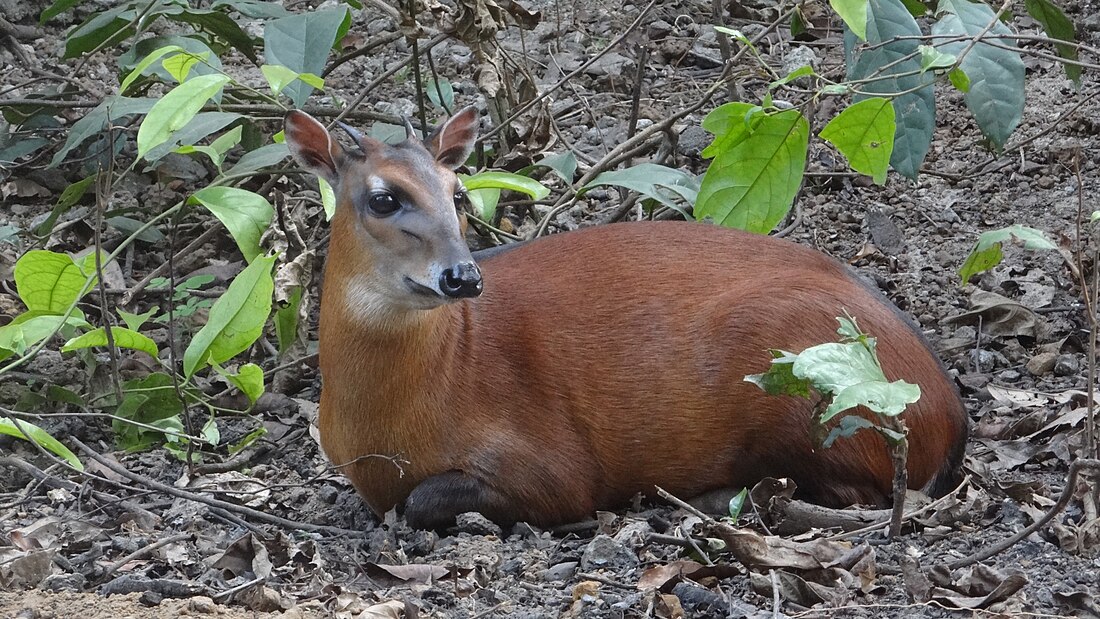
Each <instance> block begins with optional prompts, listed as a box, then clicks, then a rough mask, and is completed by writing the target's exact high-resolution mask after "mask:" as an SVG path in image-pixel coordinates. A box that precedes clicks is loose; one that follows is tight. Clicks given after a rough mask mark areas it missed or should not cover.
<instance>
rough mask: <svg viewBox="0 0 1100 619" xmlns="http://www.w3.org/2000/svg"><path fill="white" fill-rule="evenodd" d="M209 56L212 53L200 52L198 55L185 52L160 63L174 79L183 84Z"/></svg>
mask: <svg viewBox="0 0 1100 619" xmlns="http://www.w3.org/2000/svg"><path fill="white" fill-rule="evenodd" d="M209 56H210V52H200V53H198V54H192V53H190V52H184V53H182V54H176V55H175V56H169V57H168V58H165V59H164V62H162V63H160V65H161V66H162V67H164V70H165V71H167V72H168V74H169V75H171V76H172V79H174V80H176V81H177V82H179V83H180V84H182V83H184V82H186V81H187V77H188V76H189V75H191V69H192V68H194V67H195V65H197V64H198V63H199V62H201V61H204V60H206V59H207V58H209Z"/></svg>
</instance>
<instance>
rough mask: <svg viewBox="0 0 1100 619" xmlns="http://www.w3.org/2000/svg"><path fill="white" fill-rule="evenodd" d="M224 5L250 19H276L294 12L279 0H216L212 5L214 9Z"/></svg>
mask: <svg viewBox="0 0 1100 619" xmlns="http://www.w3.org/2000/svg"><path fill="white" fill-rule="evenodd" d="M222 7H225V8H226V9H229V10H231V11H236V12H238V13H240V14H241V15H244V16H245V17H248V18H250V19H274V18H277V17H286V16H287V15H291V14H292V13H291V12H290V11H287V10H286V9H285V8H283V5H281V4H279V3H278V2H264V1H263V0H215V1H214V3H213V4H211V5H210V8H212V9H220V8H222Z"/></svg>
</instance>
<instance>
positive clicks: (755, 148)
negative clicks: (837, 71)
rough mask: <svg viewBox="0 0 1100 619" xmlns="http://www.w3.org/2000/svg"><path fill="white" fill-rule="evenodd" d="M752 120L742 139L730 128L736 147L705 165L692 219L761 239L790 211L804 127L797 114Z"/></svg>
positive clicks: (805, 140) (802, 158) (802, 162)
mask: <svg viewBox="0 0 1100 619" xmlns="http://www.w3.org/2000/svg"><path fill="white" fill-rule="evenodd" d="M757 116H761V117H760V118H759V119H758V120H754V121H753V123H754V127H753V128H752V129H751V130H748V132H747V133H744V132H742V130H741V129H740V128H739V127H737V126H736V125H734V129H733V131H734V132H737V133H738V135H739V136H741V137H740V139H739V141H736V143H733V145H732V147H729V148H727V149H726V150H723V151H721V152H720V153H719V154H718V155H717V156H716V157H715V158H714V161H713V162H711V164H710V167H709V168H708V169H707V173H706V175H705V176H703V182H702V185H701V186H700V188H699V197H698V200H697V201H696V204H695V217H696V219H700V220H702V219H707V218H709V219H712V220H713V221H714V222H715V223H717V224H719V225H722V226H728V227H731V228H740V229H742V230H748V231H750V232H756V233H759V234H766V233H768V232H769V231H771V229H772V228H774V227H775V225H776V224H778V223H779V222H780V221H781V220H782V219H783V217H784V216H786V214H787V212H788V211H790V209H791V204H792V202H793V200H794V196H795V194H796V193H797V192H798V187H799V186H800V185H801V183H802V174H803V172H804V170H805V168H806V149H807V147H808V145H809V138H810V124H809V123H808V122H806V118H805V117H804V116H802V113H801V112H799V111H798V110H787V111H784V112H779V113H777V114H769V115H757ZM722 140H723V137H721V136H719V137H718V138H716V139H715V142H719V141H722ZM727 146H728V142H727Z"/></svg>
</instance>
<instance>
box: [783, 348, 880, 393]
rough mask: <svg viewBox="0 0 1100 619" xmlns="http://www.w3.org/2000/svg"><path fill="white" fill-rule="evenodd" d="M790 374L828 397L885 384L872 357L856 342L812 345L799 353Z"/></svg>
mask: <svg viewBox="0 0 1100 619" xmlns="http://www.w3.org/2000/svg"><path fill="white" fill-rule="evenodd" d="M791 372H792V373H793V374H794V375H795V376H796V377H798V378H802V379H805V380H808V381H810V384H811V385H813V388H814V389H817V390H818V391H819V392H821V393H822V394H829V395H834V394H838V393H840V392H841V391H843V390H844V389H847V388H848V387H851V386H852V385H857V384H859V383H866V382H872V381H879V382H885V381H886V376H884V375H883V373H882V368H880V367H879V365H878V361H877V360H876V359H875V357H874V355H873V354H871V351H870V350H868V349H867V347H866V346H864V345H862V344H860V343H857V342H848V343H843V344H842V343H838V342H827V343H825V344H818V345H817V346H811V347H810V348H807V349H806V350H804V351H802V352H801V353H799V354H798V357H797V358H796V359H795V360H794V364H793V367H792V368H791Z"/></svg>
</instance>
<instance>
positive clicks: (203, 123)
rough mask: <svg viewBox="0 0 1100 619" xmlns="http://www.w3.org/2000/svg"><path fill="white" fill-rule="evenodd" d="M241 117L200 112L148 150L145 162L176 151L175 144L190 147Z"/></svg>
mask: <svg viewBox="0 0 1100 619" xmlns="http://www.w3.org/2000/svg"><path fill="white" fill-rule="evenodd" d="M241 117H242V116H241V114H238V113H236V112H200V113H198V114H196V115H195V117H194V118H192V119H191V120H190V121H188V122H187V124H185V125H184V126H183V127H181V128H180V129H179V130H178V131H176V132H175V133H173V134H172V135H171V136H170V137H169V139H168V140H166V141H164V142H163V143H161V144H160V145H158V146H156V147H154V148H151V149H149V152H148V153H146V154H145V160H146V161H149V162H154V161H157V160H159V159H160V158H162V157H164V156H165V155H167V154H168V153H170V152H172V151H174V150H177V147H176V145H177V144H182V145H183V146H185V147H187V146H190V145H192V144H194V143H195V142H198V141H199V140H202V139H204V138H206V137H208V136H210V135H212V134H214V133H216V132H218V131H221V130H222V129H224V128H225V127H227V126H228V125H230V124H232V123H234V122H236V121H237V120H238V119H240V118H241ZM203 148H206V147H203ZM196 149H198V147H196ZM185 150H186V149H185Z"/></svg>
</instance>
